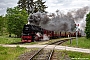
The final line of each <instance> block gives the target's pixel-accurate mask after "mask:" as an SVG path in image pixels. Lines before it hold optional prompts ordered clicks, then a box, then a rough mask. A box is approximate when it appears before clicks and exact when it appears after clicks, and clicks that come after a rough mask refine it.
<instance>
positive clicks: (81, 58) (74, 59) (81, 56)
mask: <svg viewBox="0 0 90 60" xmlns="http://www.w3.org/2000/svg"><path fill="white" fill-rule="evenodd" d="M56 52H57V53H58V54H57V57H58V60H60V59H61V58H60V55H61V56H62V60H63V59H65V58H67V57H68V58H70V59H71V60H90V54H88V53H81V52H71V51H63V50H56Z"/></svg>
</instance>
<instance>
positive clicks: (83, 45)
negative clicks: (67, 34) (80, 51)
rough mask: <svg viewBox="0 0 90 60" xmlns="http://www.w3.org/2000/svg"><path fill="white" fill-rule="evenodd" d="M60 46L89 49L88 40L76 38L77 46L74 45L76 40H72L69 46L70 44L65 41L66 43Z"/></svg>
mask: <svg viewBox="0 0 90 60" xmlns="http://www.w3.org/2000/svg"><path fill="white" fill-rule="evenodd" d="M62 45H66V46H73V47H79V48H88V49H90V39H86V38H85V37H79V38H78V46H77V43H76V39H73V40H72V43H71V44H70V41H67V42H65V43H63V44H62Z"/></svg>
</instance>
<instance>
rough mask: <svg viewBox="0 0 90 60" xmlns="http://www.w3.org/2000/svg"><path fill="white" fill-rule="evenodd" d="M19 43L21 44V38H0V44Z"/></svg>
mask: <svg viewBox="0 0 90 60" xmlns="http://www.w3.org/2000/svg"><path fill="white" fill-rule="evenodd" d="M19 42H21V38H14V37H7V36H0V44H19ZM24 44H26V45H33V44H37V42H31V43H24Z"/></svg>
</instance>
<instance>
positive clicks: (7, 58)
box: [0, 46, 26, 60]
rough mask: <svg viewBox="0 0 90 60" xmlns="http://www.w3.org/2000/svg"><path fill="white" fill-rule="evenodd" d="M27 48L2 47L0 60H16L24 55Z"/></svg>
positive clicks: (0, 48)
mask: <svg viewBox="0 0 90 60" xmlns="http://www.w3.org/2000/svg"><path fill="white" fill-rule="evenodd" d="M25 50H26V48H21V47H16V48H9V47H2V46H0V60H15V58H17V57H18V56H19V55H20V54H22V53H23V52H24V51H25Z"/></svg>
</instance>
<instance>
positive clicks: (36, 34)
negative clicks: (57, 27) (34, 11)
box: [21, 24, 81, 42]
mask: <svg viewBox="0 0 90 60" xmlns="http://www.w3.org/2000/svg"><path fill="white" fill-rule="evenodd" d="M68 36H70V37H75V36H76V32H73V33H70V32H56V31H50V30H46V29H43V28H41V27H40V26H35V25H30V24H26V25H24V27H23V31H22V36H21V42H34V41H41V40H49V39H56V38H62V37H68ZM78 36H79V37H80V36H81V33H80V32H78Z"/></svg>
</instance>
